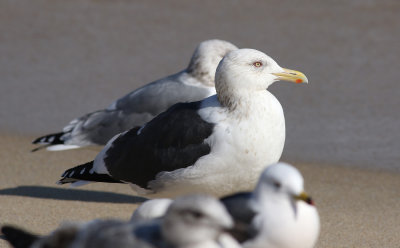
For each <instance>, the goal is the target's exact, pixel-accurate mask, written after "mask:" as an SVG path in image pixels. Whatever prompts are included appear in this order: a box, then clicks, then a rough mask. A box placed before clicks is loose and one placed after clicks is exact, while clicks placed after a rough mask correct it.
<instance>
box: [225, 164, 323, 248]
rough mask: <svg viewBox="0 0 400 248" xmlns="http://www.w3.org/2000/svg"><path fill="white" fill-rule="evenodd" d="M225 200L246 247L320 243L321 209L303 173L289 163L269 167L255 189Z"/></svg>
mask: <svg viewBox="0 0 400 248" xmlns="http://www.w3.org/2000/svg"><path fill="white" fill-rule="evenodd" d="M222 202H223V203H224V204H225V206H226V207H227V209H228V212H229V213H230V214H231V215H232V216H233V218H234V220H235V228H234V229H233V230H234V231H233V232H232V234H233V236H234V237H235V238H236V239H237V240H238V241H240V242H243V247H245V248H259V247H260V248H261V247H263V248H270V247H273V248H292V247H293V248H311V247H314V245H315V243H316V242H317V239H318V235H319V216H318V212H317V210H316V208H315V207H314V206H313V201H312V200H311V198H310V197H308V196H307V194H306V193H304V190H303V177H302V176H301V174H300V172H299V171H298V170H297V169H296V168H294V167H293V166H291V165H289V164H286V163H277V164H274V165H271V166H269V167H267V168H266V169H265V171H264V172H263V173H262V174H261V177H260V179H259V181H258V184H257V186H256V188H255V190H254V191H253V192H250V193H239V194H235V195H233V196H228V197H225V198H223V199H222Z"/></svg>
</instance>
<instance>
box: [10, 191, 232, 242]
mask: <svg viewBox="0 0 400 248" xmlns="http://www.w3.org/2000/svg"><path fill="white" fill-rule="evenodd" d="M232 225H233V221H232V218H231V217H230V216H229V214H228V212H227V211H226V209H225V208H224V206H223V205H222V204H221V203H220V202H219V201H218V200H217V199H215V198H214V197H211V196H207V195H190V196H184V197H180V198H177V199H176V200H175V201H174V202H173V203H172V204H171V206H170V207H169V208H168V210H167V212H166V214H165V216H164V217H163V218H160V219H156V220H151V221H147V222H140V223H137V224H136V223H130V222H125V221H120V220H94V221H91V222H89V223H83V224H79V223H78V224H74V223H71V224H67V225H64V226H61V227H60V228H59V229H57V230H55V231H54V232H53V233H51V234H50V235H47V236H43V237H39V236H36V235H33V234H31V233H28V232H25V231H23V230H21V229H18V228H15V227H11V226H3V228H2V232H3V233H4V235H5V238H6V239H7V240H8V241H9V242H10V243H11V244H12V245H13V246H14V247H16V248H25V247H26V248H27V247H31V248H45V247H47V248H56V247H57V248H89V247H97V248H114V247H118V248H128V247H136V248H159V247H165V248H175V247H176V248H214V247H215V248H217V247H218V248H238V247H240V246H239V244H238V243H237V242H236V241H235V240H234V239H233V238H232V237H231V236H230V235H229V234H227V233H226V232H225V230H227V229H229V228H231V227H232Z"/></svg>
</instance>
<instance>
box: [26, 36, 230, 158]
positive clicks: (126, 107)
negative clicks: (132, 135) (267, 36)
mask: <svg viewBox="0 0 400 248" xmlns="http://www.w3.org/2000/svg"><path fill="white" fill-rule="evenodd" d="M236 49H237V47H236V46H235V45H233V44H231V43H229V42H227V41H223V40H207V41H203V42H201V43H200V44H199V45H198V47H197V48H196V50H195V52H194V54H193V56H192V58H191V60H190V63H189V66H188V67H187V68H186V69H185V70H183V71H181V72H179V73H177V74H174V75H171V76H167V77H165V78H162V79H159V80H157V81H154V82H152V83H149V84H147V85H145V86H143V87H141V88H139V89H137V90H134V91H132V92H130V93H129V94H127V95H125V96H124V97H122V98H120V99H118V100H116V101H115V102H113V103H112V104H111V105H110V106H109V107H108V108H106V109H102V110H99V111H95V112H92V113H89V114H86V115H84V116H81V117H79V118H76V119H74V120H72V121H71V122H70V123H69V124H68V125H67V126H65V127H64V129H63V131H62V132H59V133H53V134H49V135H45V136H43V137H39V138H37V139H36V140H34V141H33V143H34V144H42V145H44V146H41V147H38V148H36V149H34V150H33V151H36V150H39V149H41V148H44V147H47V149H48V150H66V149H73V148H79V147H83V146H88V145H105V144H106V143H107V141H109V140H110V139H111V138H112V137H113V136H114V135H116V134H118V133H121V132H123V131H126V130H129V129H131V128H134V127H136V126H138V127H140V126H141V125H143V124H144V123H146V122H147V121H149V120H151V119H153V118H154V117H155V116H156V115H157V114H159V113H161V112H163V111H165V110H166V109H167V108H169V107H170V106H172V105H173V104H175V103H178V102H187V101H198V100H202V99H203V98H206V97H208V96H211V95H214V94H215V88H214V75H215V69H216V68H217V65H218V63H219V61H220V60H221V59H222V57H224V56H225V54H226V53H227V52H229V51H232V50H236Z"/></svg>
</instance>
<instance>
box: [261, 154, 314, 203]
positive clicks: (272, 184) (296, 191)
mask: <svg viewBox="0 0 400 248" xmlns="http://www.w3.org/2000/svg"><path fill="white" fill-rule="evenodd" d="M303 185H304V180H303V177H302V175H301V174H300V172H299V171H298V170H297V169H296V168H295V167H293V166H291V165H289V164H287V163H282V162H280V163H277V164H273V165H271V166H269V167H267V168H266V169H265V170H264V171H263V173H262V174H261V176H260V179H259V181H258V184H257V186H256V189H255V190H254V194H255V197H256V198H257V200H258V201H259V202H260V203H261V204H262V202H263V201H271V199H272V198H274V199H275V200H279V199H281V200H286V199H289V200H290V201H291V202H296V201H299V200H300V201H304V202H306V203H308V204H310V205H313V201H312V200H311V198H310V197H309V196H308V195H307V194H306V193H305V192H304V187H303Z"/></svg>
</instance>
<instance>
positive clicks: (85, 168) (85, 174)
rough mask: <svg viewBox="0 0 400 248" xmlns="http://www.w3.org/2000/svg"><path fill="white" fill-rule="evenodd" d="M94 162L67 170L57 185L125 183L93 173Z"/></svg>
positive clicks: (105, 175)
mask: <svg viewBox="0 0 400 248" xmlns="http://www.w3.org/2000/svg"><path fill="white" fill-rule="evenodd" d="M93 162H94V161H90V162H87V163H86V164H82V165H78V166H76V167H74V168H71V169H68V170H66V171H65V172H64V173H63V174H62V175H61V177H62V178H61V179H60V180H58V182H57V184H59V185H62V184H67V183H74V182H77V181H90V182H104V183H124V182H122V181H119V180H116V179H114V178H112V177H111V176H110V175H107V174H97V173H96V172H94V171H93Z"/></svg>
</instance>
